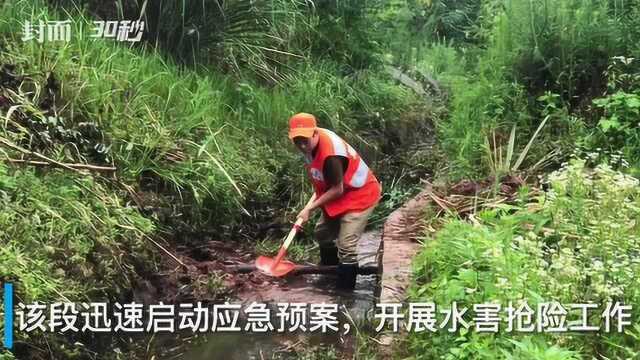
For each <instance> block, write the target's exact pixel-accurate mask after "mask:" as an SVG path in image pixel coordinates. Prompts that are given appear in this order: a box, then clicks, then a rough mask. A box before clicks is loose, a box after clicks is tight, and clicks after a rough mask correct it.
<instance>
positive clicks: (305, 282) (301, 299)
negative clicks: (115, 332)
mask: <svg viewBox="0 0 640 360" xmlns="http://www.w3.org/2000/svg"><path fill="white" fill-rule="evenodd" d="M380 239H381V236H380V233H378V232H367V233H365V234H364V235H363V237H362V238H361V240H360V243H359V248H358V257H359V259H358V261H359V264H360V265H361V266H365V265H375V264H377V262H378V259H379V255H378V249H379V247H380ZM255 276H262V275H257V274H256V275H255ZM264 280H265V281H264V283H263V284H262V285H261V286H256V287H251V288H250V290H247V291H244V292H242V291H241V292H239V293H237V294H236V298H235V299H233V300H232V301H230V302H231V303H235V304H242V305H243V306H247V305H249V304H250V303H252V302H259V303H266V304H268V306H269V307H270V308H271V309H272V319H274V318H275V316H274V315H275V312H276V303H308V304H318V303H329V304H338V308H339V310H340V314H339V316H338V318H339V319H340V324H341V326H342V325H345V324H347V323H349V324H351V320H349V319H347V317H350V318H351V319H352V321H353V322H355V324H362V323H364V322H365V321H367V320H370V319H372V318H373V310H374V308H375V303H376V299H377V296H378V294H379V289H378V285H377V284H378V276H377V275H359V276H358V279H357V283H356V288H355V289H354V290H353V291H342V290H339V289H336V287H335V285H334V282H335V276H334V275H317V274H307V275H298V276H292V277H289V278H285V279H278V280H276V281H274V280H273V279H271V278H265V279H264ZM345 312H346V313H348V315H344V313H345ZM274 326H275V327H276V328H278V325H277V324H274ZM348 326H349V329H350V330H349V331H348V333H347V335H343V334H341V333H336V332H329V333H327V334H322V333H317V332H316V333H309V332H304V333H300V332H297V333H287V332H284V333H278V332H276V331H272V332H268V333H266V334H254V333H249V332H242V333H213V334H207V335H206V336H200V337H199V338H197V339H195V338H193V336H192V337H191V338H189V336H188V335H186V337H185V338H184V339H183V340H186V341H187V342H189V344H188V345H184V344H185V342H183V346H176V347H175V348H174V349H173V351H171V349H170V350H169V351H167V353H166V354H164V355H161V356H160V358H161V359H176V360H178V359H184V360H212V359H231V360H235V359H238V360H244V359H272V358H273V356H274V354H278V355H279V356H280V358H284V359H286V358H290V353H291V352H292V350H294V349H296V347H298V349H299V344H304V345H303V346H305V347H309V346H313V345H338V346H339V347H341V348H342V349H343V350H344V349H345V347H348V344H349V343H350V341H349V337H350V336H353V333H354V332H355V331H356V330H355V329H353V327H352V326H351V325H348ZM340 330H341V331H344V330H345V328H341V329H340ZM345 343H346V344H347V345H344V344H345ZM162 347H164V348H165V349H166V348H167V347H168V344H165V345H163V346H162ZM346 350H347V351H349V350H348V349H346Z"/></svg>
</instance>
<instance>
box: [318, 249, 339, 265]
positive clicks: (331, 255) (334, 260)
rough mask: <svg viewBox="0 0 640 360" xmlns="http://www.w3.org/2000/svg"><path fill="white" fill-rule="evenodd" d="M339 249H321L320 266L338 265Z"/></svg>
mask: <svg viewBox="0 0 640 360" xmlns="http://www.w3.org/2000/svg"><path fill="white" fill-rule="evenodd" d="M338 263H339V261H338V248H335V247H333V248H322V247H321V248H320V265H338Z"/></svg>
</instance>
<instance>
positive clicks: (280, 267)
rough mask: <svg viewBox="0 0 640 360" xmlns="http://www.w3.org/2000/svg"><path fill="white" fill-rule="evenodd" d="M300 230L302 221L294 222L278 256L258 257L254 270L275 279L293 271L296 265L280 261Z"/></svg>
mask: <svg viewBox="0 0 640 360" xmlns="http://www.w3.org/2000/svg"><path fill="white" fill-rule="evenodd" d="M315 198H316V197H315V194H314V195H313V196H311V199H309V202H307V206H308V205H309V204H311V203H312V202H313V201H314V200H315ZM301 229H302V219H298V220H296V223H295V224H293V228H292V229H291V231H289V235H287V238H286V239H285V240H284V244H282V247H280V250H279V251H278V255H276V257H275V259H272V258H270V257H267V256H259V257H258V259H256V268H257V269H258V270H260V271H262V272H263V273H265V274H267V275H271V276H275V277H282V276H285V275H287V274H288V273H290V272H291V271H292V270H293V269H295V267H296V264H294V263H292V262H291V261H288V260H282V258H284V256H285V255H286V254H287V249H288V248H289V245H291V243H292V242H293V238H295V237H296V234H297V233H298V232H299V231H300V230H301Z"/></svg>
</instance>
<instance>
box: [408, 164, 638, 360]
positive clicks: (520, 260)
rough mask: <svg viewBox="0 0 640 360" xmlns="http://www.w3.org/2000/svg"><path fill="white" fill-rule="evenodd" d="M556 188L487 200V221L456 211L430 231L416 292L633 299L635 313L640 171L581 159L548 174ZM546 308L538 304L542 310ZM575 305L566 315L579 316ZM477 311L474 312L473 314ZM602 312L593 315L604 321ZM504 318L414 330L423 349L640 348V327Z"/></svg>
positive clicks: (502, 299) (443, 297)
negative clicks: (577, 327)
mask: <svg viewBox="0 0 640 360" xmlns="http://www.w3.org/2000/svg"><path fill="white" fill-rule="evenodd" d="M548 182H549V190H548V191H547V192H546V193H544V194H542V195H541V196H540V197H539V198H533V199H530V200H529V201H530V203H528V204H521V205H514V206H507V207H504V208H503V209H485V210H482V211H480V212H478V213H477V214H476V217H477V218H478V219H479V222H478V224H476V225H473V224H471V223H469V222H466V221H463V220H460V219H455V218H450V219H449V220H448V221H447V222H446V224H445V225H444V226H443V228H442V229H441V230H440V231H439V232H438V233H437V234H436V237H435V239H424V244H425V245H424V248H423V250H422V251H421V253H420V254H419V255H418V256H417V257H416V258H415V261H414V275H415V279H416V283H415V285H414V287H413V288H412V290H411V293H410V294H411V295H410V296H411V301H412V302H419V301H433V302H435V303H436V306H438V307H444V308H447V307H449V306H451V304H452V302H454V301H455V302H457V304H458V306H459V308H462V307H467V308H468V309H470V310H469V311H471V309H472V307H473V305H474V304H483V303H497V304H500V305H501V306H502V309H504V308H505V307H506V306H507V304H508V302H509V301H512V302H514V304H515V303H518V304H519V301H526V302H527V303H528V305H529V306H531V307H532V308H533V309H536V306H537V305H538V304H540V303H544V302H552V301H557V302H559V303H560V304H562V305H565V304H582V303H595V304H598V306H599V309H600V311H602V310H603V309H604V306H605V305H606V303H607V302H609V301H620V302H622V303H624V304H629V305H632V307H633V309H634V310H632V315H631V316H632V318H633V317H634V316H636V313H637V310H635V308H636V307H637V305H636V304H637V303H638V301H640V298H639V297H638V295H639V294H638V292H637V291H636V288H637V285H636V282H637V279H636V277H635V276H634V275H633V274H634V273H635V272H637V270H638V269H637V267H638V264H639V263H640V260H639V259H637V254H638V239H637V224H638V219H640V217H639V216H640V213H638V206H637V203H638V200H639V199H640V197H638V194H637V183H638V180H637V179H634V178H633V177H630V176H628V175H625V174H623V173H621V172H618V171H615V170H613V169H612V168H611V167H609V166H608V165H599V166H597V167H595V169H588V168H585V162H584V161H581V160H575V161H572V163H571V164H568V165H567V166H566V167H564V168H563V169H561V170H559V171H557V172H554V173H552V174H550V175H549V179H548ZM538 311H539V310H538ZM574 315H575V314H574V312H570V313H569V315H568V317H567V321H570V320H571V319H573V317H572V316H574ZM467 320H470V317H469V318H468V319H467ZM602 321H603V320H602V319H601V317H600V314H599V313H598V312H595V313H594V314H591V315H590V316H589V322H590V324H593V325H597V326H600V327H601V328H602V326H603V322H602ZM504 326H506V323H505V321H502V322H501V330H500V331H499V332H497V333H494V334H480V333H478V332H477V331H475V330H474V328H473V324H472V327H471V328H470V329H469V330H468V331H458V332H453V333H448V332H446V331H444V330H443V329H441V330H440V331H438V332H436V333H435V334H432V333H413V334H411V335H410V344H411V352H412V353H414V354H416V358H418V359H420V358H430V356H444V357H445V358H451V359H457V358H476V359H485V358H486V359H516V358H532V357H537V358H544V359H578V358H588V357H589V356H590V355H591V354H593V353H594V352H596V351H597V352H598V353H600V354H602V356H606V357H608V358H623V357H629V356H631V357H633V356H637V354H638V353H640V348H638V344H637V342H636V341H635V338H636V337H637V335H638V334H637V329H636V328H634V327H633V326H629V327H628V328H627V331H626V332H624V333H618V332H615V331H612V332H609V333H605V332H601V333H599V334H596V333H585V334H577V333H576V332H571V331H570V332H567V333H546V332H545V333H542V332H534V333H533V334H522V333H519V332H516V333H510V332H506V331H505V328H504Z"/></svg>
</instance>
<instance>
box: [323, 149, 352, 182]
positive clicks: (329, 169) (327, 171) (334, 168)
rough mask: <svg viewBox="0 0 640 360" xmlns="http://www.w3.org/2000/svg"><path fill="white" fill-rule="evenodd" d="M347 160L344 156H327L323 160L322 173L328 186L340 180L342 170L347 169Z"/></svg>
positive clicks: (342, 175)
mask: <svg viewBox="0 0 640 360" xmlns="http://www.w3.org/2000/svg"><path fill="white" fill-rule="evenodd" d="M347 165H348V160H347V158H346V157H344V156H338V155H336V156H329V157H328V158H326V159H325V161H324V167H323V169H322V175H323V176H324V179H325V182H326V183H327V184H329V186H335V185H338V184H340V183H341V182H342V179H343V177H344V172H345V171H346V170H347Z"/></svg>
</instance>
